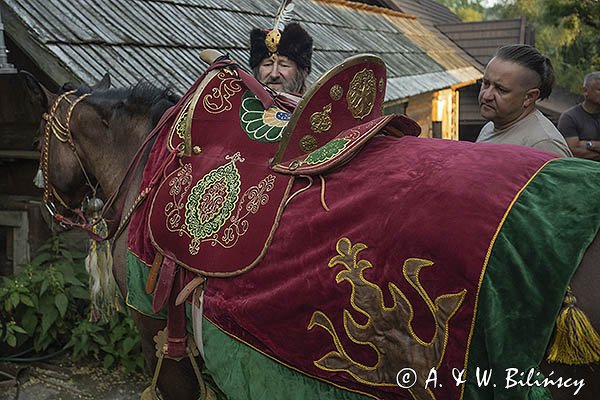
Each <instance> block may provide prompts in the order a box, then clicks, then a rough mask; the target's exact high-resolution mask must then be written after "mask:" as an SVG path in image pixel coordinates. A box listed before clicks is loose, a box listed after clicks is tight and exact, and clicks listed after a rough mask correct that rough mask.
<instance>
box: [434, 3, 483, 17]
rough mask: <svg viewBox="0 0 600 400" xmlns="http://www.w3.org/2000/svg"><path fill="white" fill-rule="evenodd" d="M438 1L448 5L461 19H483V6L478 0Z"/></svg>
mask: <svg viewBox="0 0 600 400" xmlns="http://www.w3.org/2000/svg"><path fill="white" fill-rule="evenodd" d="M438 2H439V3H441V4H443V5H445V6H446V7H448V8H449V9H450V11H452V12H453V13H454V14H456V15H457V16H458V18H460V19H461V21H465V22H471V21H481V20H483V15H484V11H485V7H484V6H483V5H482V3H481V1H480V0H438Z"/></svg>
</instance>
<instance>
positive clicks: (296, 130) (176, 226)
mask: <svg viewBox="0 0 600 400" xmlns="http://www.w3.org/2000/svg"><path fill="white" fill-rule="evenodd" d="M385 85H386V71H385V65H384V63H383V62H382V61H381V60H380V59H379V58H377V57H375V56H371V55H360V56H355V57H352V58H349V59H347V60H345V61H344V62H343V63H341V64H340V65H338V66H336V67H334V68H332V69H331V70H330V71H329V72H327V73H326V74H325V75H324V76H323V77H322V78H320V79H319V80H317V82H316V83H315V84H314V85H313V86H312V87H311V88H310V89H309V91H308V93H307V94H306V96H305V97H304V98H302V99H301V100H300V101H299V102H298V103H297V105H296V102H295V101H293V98H291V97H289V96H283V95H277V94H276V93H273V92H272V91H270V90H269V89H268V88H266V87H264V86H262V85H261V84H259V83H258V82H257V81H256V80H255V79H254V78H253V77H251V76H250V75H249V74H248V73H247V72H246V71H244V70H243V69H242V68H240V67H239V66H238V65H237V64H235V63H234V62H232V61H230V60H226V59H220V60H218V61H217V62H216V63H214V64H212V65H211V67H210V68H209V69H208V71H207V72H206V73H205V74H204V75H203V76H202V77H200V78H199V79H198V80H197V81H196V83H195V84H194V85H193V86H192V88H191V89H190V90H189V91H188V92H187V93H186V94H185V95H184V96H183V98H182V99H181V100H180V102H179V103H178V104H177V106H176V107H175V109H173V110H171V113H170V116H169V118H166V119H165V121H166V123H165V124H164V126H162V127H160V128H159V129H161V131H160V136H159V137H158V139H157V140H156V142H155V145H154V147H153V149H152V152H151V155H150V158H149V162H148V164H147V166H146V170H145V171H144V179H143V186H142V187H146V188H149V189H147V190H149V191H150V192H151V193H153V195H152V197H151V202H150V205H149V206H146V207H145V208H144V210H146V211H145V213H146V218H147V232H148V237H149V239H150V241H151V243H152V245H153V247H154V248H155V249H156V252H157V257H156V258H155V259H154V263H153V268H152V271H151V273H150V278H149V284H148V286H147V291H148V293H150V292H152V291H154V300H153V309H154V310H155V311H159V310H160V309H162V308H163V307H164V305H165V304H167V301H168V302H169V304H170V306H169V332H170V334H169V336H170V337H171V336H173V334H175V335H177V334H184V330H183V328H182V325H181V324H182V322H181V321H182V320H183V314H182V311H181V310H179V311H177V313H176V314H177V315H178V317H173V315H174V314H175V313H173V312H172V311H173V310H172V308H173V307H175V304H174V302H175V301H174V299H175V296H177V294H179V293H180V292H181V290H182V288H184V286H186V284H188V282H189V281H190V279H192V277H193V276H197V275H201V276H203V277H227V276H234V275H238V274H241V273H243V272H245V271H248V270H249V269H251V268H252V267H254V266H256V265H257V264H258V263H259V262H260V260H261V259H262V258H263V256H264V255H265V253H266V251H267V248H268V246H269V244H270V243H271V240H272V238H273V236H274V234H275V231H276V229H277V226H278V223H279V219H280V217H281V214H282V212H283V210H284V207H285V204H286V201H287V199H288V197H289V195H290V189H291V187H292V184H293V181H294V178H295V176H298V175H315V174H324V173H327V172H328V171H330V170H332V169H334V168H339V167H341V166H342V165H343V164H345V163H347V162H348V161H349V160H350V159H351V158H352V157H353V156H354V155H355V154H356V153H357V152H358V151H359V150H360V149H361V148H362V146H363V145H364V144H365V143H366V142H367V141H368V140H369V138H371V137H372V136H373V135H375V134H377V133H379V132H385V133H388V134H391V135H393V136H396V137H401V136H403V135H405V134H407V135H418V134H419V132H420V127H419V125H418V124H416V122H414V121H412V120H411V119H409V118H407V117H405V116H402V115H383V114H382V105H383V101H384V96H385ZM294 107H295V109H294ZM292 110H293V112H292ZM157 146H158V148H157ZM178 266H181V267H183V268H185V269H186V270H187V271H188V273H183V272H181V273H179V274H178V271H179V268H178ZM159 267H160V277H159V278H158V282H157V284H156V289H155V290H154V282H150V281H151V280H154V279H156V276H157V273H158V269H159ZM189 272H191V273H192V274H190V273H189ZM186 287H187V289H189V288H190V285H189V284H188V285H187V286H186ZM190 292H191V290H187V291H184V292H183V293H185V296H184V297H187V294H189V293H190ZM169 299H170V300H169ZM179 301H181V296H180V297H179ZM172 319H176V320H177V321H178V322H177V323H176V324H177V325H178V327H177V328H174V326H173V325H174V324H175V323H174V322H173V321H172ZM176 332H179V333H176ZM170 342H171V339H170ZM178 351H182V350H181V349H179V350H175V353H177V352H178ZM170 352H171V351H170Z"/></svg>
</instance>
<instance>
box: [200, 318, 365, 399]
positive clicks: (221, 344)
mask: <svg viewBox="0 0 600 400" xmlns="http://www.w3.org/2000/svg"><path fill="white" fill-rule="evenodd" d="M202 336H203V338H204V354H205V369H206V371H207V372H208V373H209V374H210V375H211V376H212V378H213V379H214V381H215V383H216V384H217V386H218V387H219V388H220V389H221V390H223V392H225V393H227V395H228V399H229V400H248V399H269V400H277V399H281V400H307V399H319V400H327V399H331V400H366V399H370V397H366V396H362V395H359V394H356V393H353V392H349V391H346V390H343V389H340V388H337V387H335V386H332V385H329V384H326V383H324V382H321V381H319V380H317V379H314V378H310V377H308V376H306V375H302V374H300V373H298V372H296V371H294V370H292V369H290V368H288V367H286V366H284V365H281V364H279V363H277V362H274V361H273V360H271V359H270V358H269V357H267V356H265V355H263V354H261V353H259V352H258V351H256V350H254V349H252V348H251V347H250V346H248V345H246V344H244V343H242V342H239V341H237V340H236V339H233V338H232V337H230V336H229V335H227V334H225V333H224V332H222V331H221V330H220V329H219V328H217V327H216V326H215V325H213V324H212V323H211V322H210V321H208V320H207V319H204V321H203V324H202ZM248 382H252V384H251V385H248Z"/></svg>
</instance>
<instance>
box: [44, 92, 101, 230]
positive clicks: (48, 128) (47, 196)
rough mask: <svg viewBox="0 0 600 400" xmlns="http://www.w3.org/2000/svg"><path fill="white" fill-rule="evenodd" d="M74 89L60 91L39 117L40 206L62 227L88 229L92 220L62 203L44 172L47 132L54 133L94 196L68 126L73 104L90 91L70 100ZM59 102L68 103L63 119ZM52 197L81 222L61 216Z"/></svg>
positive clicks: (47, 174) (91, 185)
mask: <svg viewBox="0 0 600 400" xmlns="http://www.w3.org/2000/svg"><path fill="white" fill-rule="evenodd" d="M76 92H77V90H71V91H68V92H65V93H62V94H61V95H60V96H58V97H57V98H56V100H54V103H52V106H51V107H50V110H49V111H48V112H47V113H44V114H43V115H42V118H43V119H44V121H46V122H45V126H44V139H43V143H42V149H41V150H42V154H41V162H40V164H41V165H40V168H41V170H42V176H43V180H44V194H43V198H42V201H43V203H44V205H45V206H46V209H47V210H48V212H49V213H50V215H51V216H52V218H53V219H55V220H56V221H58V222H59V224H60V225H61V226H63V227H80V228H83V229H85V230H90V226H92V225H93V224H94V221H92V223H89V222H88V221H87V220H86V218H85V215H84V213H83V212H82V211H81V210H80V209H79V210H78V209H73V208H71V207H70V206H69V205H68V204H66V202H65V201H64V200H63V199H62V197H61V196H60V194H59V193H58V192H57V191H56V189H55V187H54V186H53V185H52V183H51V182H50V177H49V172H48V171H49V149H50V135H54V137H55V138H56V139H57V140H58V141H59V142H60V143H66V144H67V145H69V148H70V149H71V151H72V152H73V154H74V156H75V159H76V160H77V162H78V163H79V166H80V168H81V171H82V172H83V175H84V177H85V179H86V181H87V185H88V186H89V187H90V188H91V189H92V194H93V196H94V197H95V192H96V188H95V187H94V185H93V184H92V183H91V180H90V178H89V176H88V174H87V172H86V170H85V168H84V166H83V163H82V162H81V158H80V157H79V154H77V150H76V148H75V142H74V141H73V134H72V132H71V128H70V122H71V117H72V115H73V110H74V109H75V107H76V106H77V104H79V103H80V102H81V101H82V100H83V99H85V98H86V97H88V96H89V95H90V93H85V94H83V95H81V96H79V97H77V98H76V99H75V100H71V99H70V98H69V97H68V96H70V95H72V94H75V93H76ZM63 101H64V102H67V103H69V106H68V110H67V114H66V117H65V119H64V121H61V119H60V118H59V115H58V112H57V111H58V108H59V106H60V104H61V103H62V102H63ZM54 199H55V200H58V202H59V203H60V204H61V205H62V206H63V207H65V208H66V209H67V210H69V211H70V212H72V213H73V214H75V215H77V216H78V217H79V219H80V220H82V221H83V223H77V222H74V221H72V220H70V219H68V218H67V217H65V216H64V215H62V214H60V213H59V212H58V211H57V208H56V205H55V204H54V201H53V200H54Z"/></svg>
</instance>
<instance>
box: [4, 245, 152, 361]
mask: <svg viewBox="0 0 600 400" xmlns="http://www.w3.org/2000/svg"><path fill="white" fill-rule="evenodd" d="M84 259H85V254H84V253H82V252H80V251H76V250H73V249H71V248H70V247H69V246H68V244H67V240H66V239H65V238H64V237H63V236H61V235H56V236H53V237H52V238H50V239H49V240H48V242H47V243H46V244H44V245H43V246H41V247H40V248H39V249H38V251H37V253H36V255H35V257H34V258H33V260H32V261H31V262H30V263H28V264H24V265H21V266H20V272H19V273H18V274H16V275H14V276H12V277H2V278H0V343H5V344H6V345H8V346H10V347H15V348H22V347H32V348H33V349H34V351H35V352H36V353H38V354H39V353H43V352H49V351H56V350H60V349H65V350H70V351H71V354H72V357H73V358H74V359H75V360H78V359H81V358H82V357H84V356H92V357H94V358H96V359H97V360H100V361H102V362H103V364H104V365H105V366H106V367H112V366H114V365H120V366H123V367H125V369H126V370H128V371H130V372H135V371H141V370H142V369H143V358H142V352H141V344H140V339H139V335H138V333H137V331H136V329H135V327H134V325H133V321H132V320H131V317H130V314H129V313H128V312H127V311H122V312H118V313H116V314H115V316H114V317H113V318H111V319H109V320H105V321H98V322H90V321H89V320H88V316H89V312H90V301H89V293H88V290H87V282H88V276H87V273H86V272H85V266H84ZM122 308H123V309H125V307H122Z"/></svg>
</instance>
